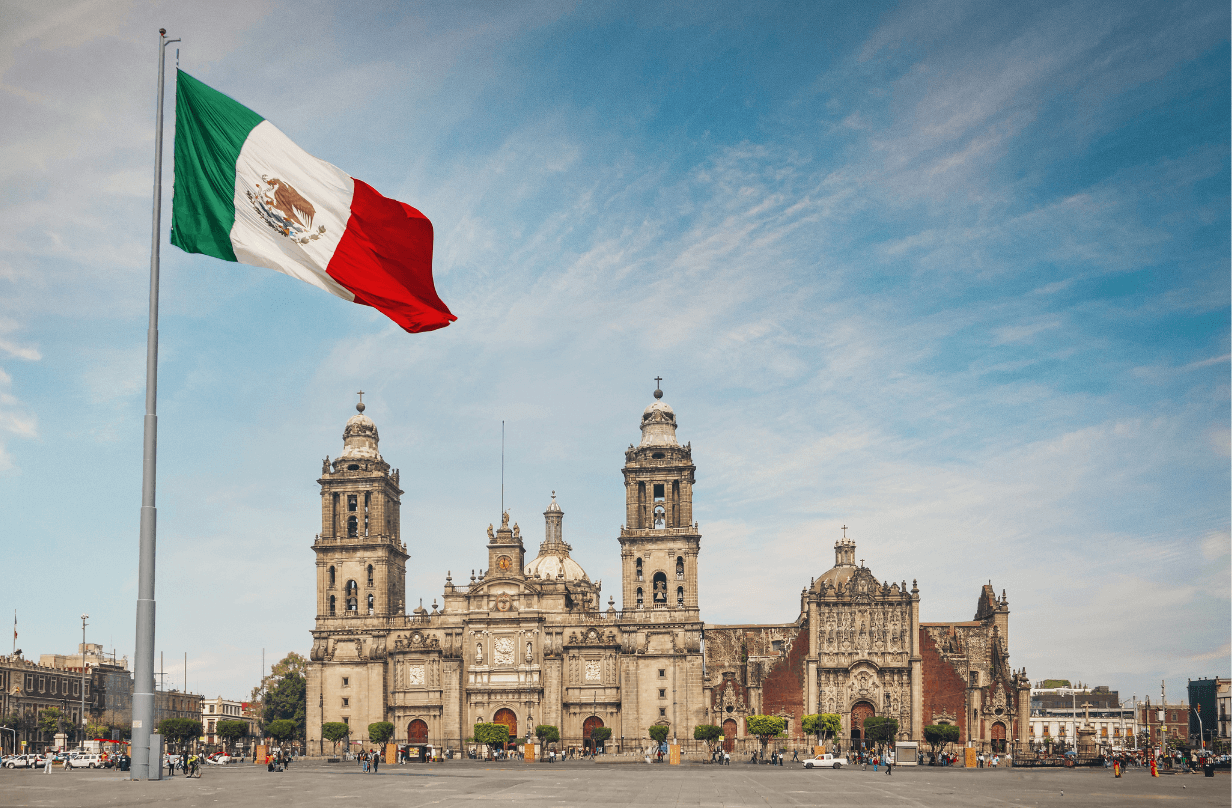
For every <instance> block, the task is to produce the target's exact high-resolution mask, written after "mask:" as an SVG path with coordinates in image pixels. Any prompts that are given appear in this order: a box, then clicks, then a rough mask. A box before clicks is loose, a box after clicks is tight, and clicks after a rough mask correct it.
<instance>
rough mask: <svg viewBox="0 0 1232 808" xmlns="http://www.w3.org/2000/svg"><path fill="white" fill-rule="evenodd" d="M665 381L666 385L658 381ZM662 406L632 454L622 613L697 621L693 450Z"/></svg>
mask: <svg viewBox="0 0 1232 808" xmlns="http://www.w3.org/2000/svg"><path fill="white" fill-rule="evenodd" d="M655 381H656V382H661V381H662V379H661V378H660V379H656V380H655ZM654 397H655V400H654V402H652V403H651V404H650V406H649V407H647V408H646V410H645V411H644V412H643V413H642V424H641V429H642V439H641V441H640V442H639V443H638V445H637V446H632V445H630V446H629V448H628V449H626V450H625V465H624V468H623V469H622V471H623V472H624V477H625V525H624V526H623V527H622V528H621V529H620V556H621V579H622V581H621V582H622V586H621V596H622V598H623V608H624V609H625V610H626V611H629V610H642V611H647V612H652V613H654V614H662V615H663V617H664V619H665V620H697V619H698V606H697V602H698V598H697V555H698V551H699V549H700V547H701V534H700V533H698V532H697V525H696V523H694V521H693V475H694V472H695V471H696V467H695V466H694V465H693V452H692V446H691V445H690V444H685V445H684V446H681V445H680V443H679V442H678V441H677V440H676V414H675V412H673V411H672V408H671V407H670V406H668V405H667V403H666V402H664V401H663V391H662V390H661V389H659V387H658V385H656V387H655V391H654Z"/></svg>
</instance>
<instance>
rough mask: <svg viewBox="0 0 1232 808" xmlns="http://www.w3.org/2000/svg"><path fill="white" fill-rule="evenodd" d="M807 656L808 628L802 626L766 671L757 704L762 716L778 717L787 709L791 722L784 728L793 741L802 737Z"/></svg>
mask: <svg viewBox="0 0 1232 808" xmlns="http://www.w3.org/2000/svg"><path fill="white" fill-rule="evenodd" d="M808 654H809V635H808V626H807V625H805V626H803V627H802V628H801V629H800V630H799V631H798V632H797V633H796V637H795V639H794V640H792V642H791V648H790V649H789V650H788V651H787V653H786V654H785V655H783V657H781V658H780V659H779V660H778V661H777V662H776V663H774V665H773V666H772V667H771V668H770V670H769V672H767V674H766V677H765V678H764V679H763V680H762V690H761V701H762V711H763V713H764V714H765V715H778V714H779V712H780V711H781V710H787V711H789V712H790V713H791V714H792V715H794V716H795V719H794V720H793V721H792V725H791V726H790V727H788V728H787V734H788V735H790V736H791V737H793V738H798V737H800V736H802V735H804V729H803V728H802V727H801V726H800V723H801V719H802V718H803V717H804V714H805V712H806V711H805V709H804V691H805V687H804V685H805V682H804V678H805V675H806V673H807V670H808V668H807V665H806V663H805V658H806V657H807V656H808Z"/></svg>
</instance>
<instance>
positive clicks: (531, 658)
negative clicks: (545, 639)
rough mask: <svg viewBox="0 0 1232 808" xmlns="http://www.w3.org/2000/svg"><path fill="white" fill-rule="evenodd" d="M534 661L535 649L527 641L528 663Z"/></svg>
mask: <svg viewBox="0 0 1232 808" xmlns="http://www.w3.org/2000/svg"><path fill="white" fill-rule="evenodd" d="M534 661H535V654H534V650H533V649H532V648H531V645H530V643H526V664H527V665H529V664H530V663H532V662H534Z"/></svg>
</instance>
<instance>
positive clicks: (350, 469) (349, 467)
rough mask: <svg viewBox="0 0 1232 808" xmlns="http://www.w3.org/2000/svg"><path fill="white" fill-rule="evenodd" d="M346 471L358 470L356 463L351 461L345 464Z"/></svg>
mask: <svg viewBox="0 0 1232 808" xmlns="http://www.w3.org/2000/svg"><path fill="white" fill-rule="evenodd" d="M347 471H359V466H358V465H356V464H355V463H352V464H351V465H349V466H347Z"/></svg>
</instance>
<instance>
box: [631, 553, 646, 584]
mask: <svg viewBox="0 0 1232 808" xmlns="http://www.w3.org/2000/svg"><path fill="white" fill-rule="evenodd" d="M633 566H634V568H635V569H636V570H637V579H638V580H639V581H641V580H644V579H643V578H642V559H640V558H639V559H638V560H637V561H635V562H634V565H633Z"/></svg>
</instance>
